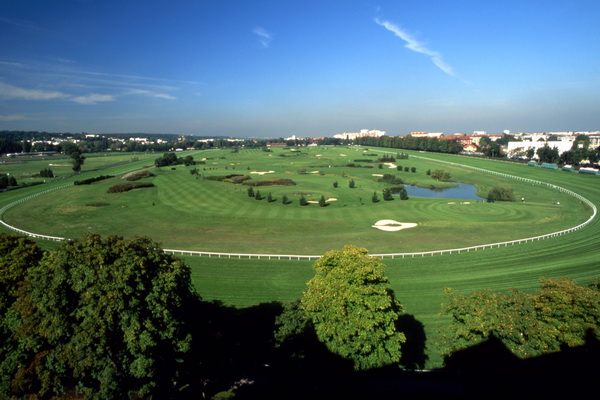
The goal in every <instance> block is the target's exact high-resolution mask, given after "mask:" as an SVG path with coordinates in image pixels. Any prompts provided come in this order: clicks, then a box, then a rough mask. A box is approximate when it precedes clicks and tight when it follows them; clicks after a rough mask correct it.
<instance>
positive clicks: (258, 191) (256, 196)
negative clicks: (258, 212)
mask: <svg viewBox="0 0 600 400" xmlns="http://www.w3.org/2000/svg"><path fill="white" fill-rule="evenodd" d="M263 198H264V197H263V196H262V194H261V193H260V190H258V189H257V190H256V193H255V194H254V199H255V200H262V199H263Z"/></svg>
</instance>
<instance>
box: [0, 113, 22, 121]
mask: <svg viewBox="0 0 600 400" xmlns="http://www.w3.org/2000/svg"><path fill="white" fill-rule="evenodd" d="M24 119H25V116H24V115H23V114H12V115H0V121H22V120H24Z"/></svg>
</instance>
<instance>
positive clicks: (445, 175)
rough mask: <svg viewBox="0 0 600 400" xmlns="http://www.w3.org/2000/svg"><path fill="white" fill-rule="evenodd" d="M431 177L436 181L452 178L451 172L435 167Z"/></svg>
mask: <svg viewBox="0 0 600 400" xmlns="http://www.w3.org/2000/svg"><path fill="white" fill-rule="evenodd" d="M431 178H432V179H435V180H436V181H449V180H450V172H448V171H444V170H443V169H434V170H433V171H432V172H431Z"/></svg>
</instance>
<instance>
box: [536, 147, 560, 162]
mask: <svg viewBox="0 0 600 400" xmlns="http://www.w3.org/2000/svg"><path fill="white" fill-rule="evenodd" d="M536 154H537V155H538V157H539V159H540V162H543V163H544V162H546V163H557V162H558V161H560V156H559V154H558V149H557V148H555V147H553V148H550V146H548V143H546V145H545V146H544V147H540V148H539V149H538V150H537V152H536Z"/></svg>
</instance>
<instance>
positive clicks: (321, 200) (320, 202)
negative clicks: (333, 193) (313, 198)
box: [319, 195, 329, 207]
mask: <svg viewBox="0 0 600 400" xmlns="http://www.w3.org/2000/svg"><path fill="white" fill-rule="evenodd" d="M328 205H329V203H327V200H325V196H323V195H321V198H320V199H319V207H326V206H328Z"/></svg>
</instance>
